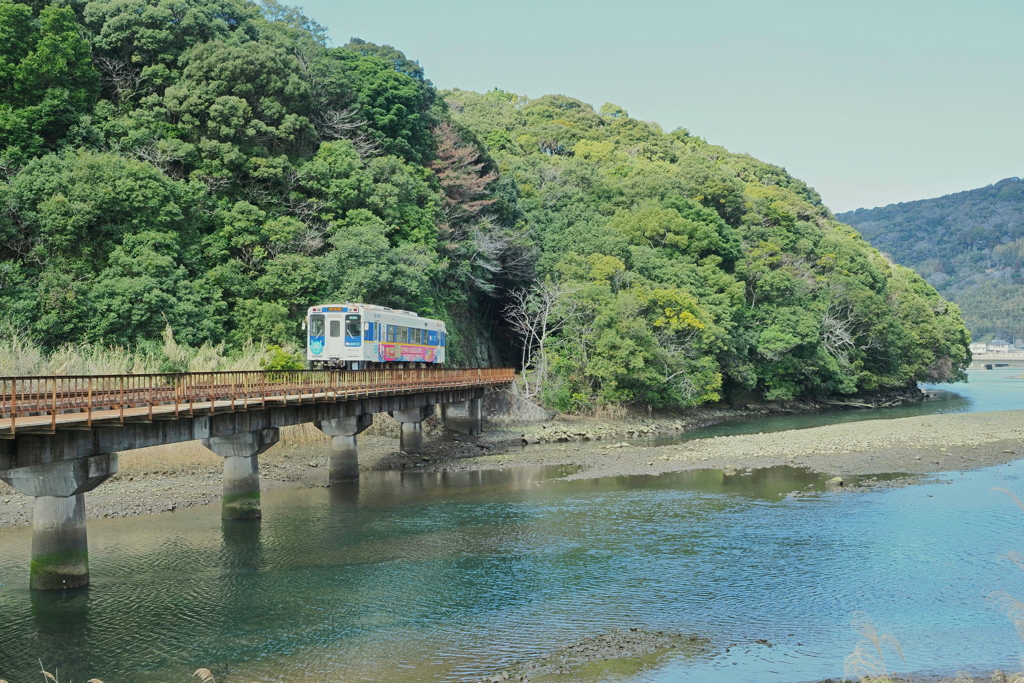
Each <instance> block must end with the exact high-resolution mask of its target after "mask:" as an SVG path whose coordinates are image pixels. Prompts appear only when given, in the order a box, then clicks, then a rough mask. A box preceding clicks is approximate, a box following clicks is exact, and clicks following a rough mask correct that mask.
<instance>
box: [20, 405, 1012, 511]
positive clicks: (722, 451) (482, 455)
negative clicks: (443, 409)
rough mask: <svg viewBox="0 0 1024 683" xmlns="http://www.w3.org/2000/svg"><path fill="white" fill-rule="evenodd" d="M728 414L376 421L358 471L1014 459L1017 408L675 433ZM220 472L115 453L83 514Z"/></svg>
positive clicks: (183, 457) (146, 501)
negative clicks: (476, 424)
mask: <svg viewBox="0 0 1024 683" xmlns="http://www.w3.org/2000/svg"><path fill="white" fill-rule="evenodd" d="M732 415H734V413H733V412H732V411H714V410H705V411H700V412H694V413H691V414H690V415H688V416H687V417H685V418H679V419H666V418H662V419H646V418H642V419H631V420H630V419H625V420H600V419H596V418H581V417H573V416H560V417H558V418H556V419H554V420H552V421H550V422H548V423H544V424H542V425H535V426H533V427H530V428H526V429H518V430H515V431H511V430H508V429H506V430H502V431H489V432H486V433H484V434H483V435H481V436H478V437H466V436H457V435H454V436H453V435H450V434H445V433H443V432H442V430H441V429H440V425H439V424H438V423H437V421H436V420H431V421H429V422H427V423H426V431H427V435H428V438H427V440H426V441H427V443H426V448H425V452H424V453H423V454H422V455H416V456H413V455H407V454H403V453H399V452H398V451H397V445H398V433H397V429H398V427H397V423H396V424H391V422H389V421H388V420H380V421H379V422H378V424H377V425H375V426H374V427H373V428H372V429H371V430H370V431H369V432H367V433H365V434H362V435H360V437H359V444H360V461H361V466H362V468H363V469H381V470H387V469H400V470H401V469H411V470H417V471H428V472H446V471H463V470H478V469H495V468H507V467H518V466H529V465H572V466H575V468H576V470H575V472H574V473H573V474H571V475H569V477H568V478H569V479H584V478H588V479H593V478H599V477H613V476H628V475H641V474H642V475H651V474H663V473H667V472H679V471H684V470H696V469H720V470H723V471H725V472H727V473H728V472H733V471H735V472H739V471H742V470H745V469H751V468H761V467H772V466H776V465H791V466H795V467H803V468H807V469H810V470H812V471H815V472H820V473H825V474H829V475H834V476H837V477H840V478H843V477H857V478H860V479H861V480H863V478H865V477H870V476H871V475H877V474H885V473H896V472H901V473H909V474H921V475H924V474H929V473H934V472H945V471H956V470H966V469H974V468H979V467H987V466H990V465H997V464H1001V463H1006V462H1010V461H1012V460H1015V459H1017V458H1019V457H1022V456H1024V411H1004V412H993V413H960V414H952V415H950V414H940V415H928V416H920V417H907V418H896V419H879V420H866V421H862V422H851V423H843V424H832V425H827V426H822V427H814V428H810V429H797V430H790V431H783V432H773V433H762V434H743V435H736V436H723V437H715V438H709V439H698V440H691V441H685V440H683V439H685V434H686V433H687V432H688V431H691V430H693V429H695V428H697V427H700V426H704V425H707V424H715V423H719V422H722V421H723V420H724V419H725V417H728V416H732ZM626 439H629V440H628V441H626ZM524 442H526V444H527V445H524ZM666 442H667V443H666ZM659 443H662V444H663V445H657V444H659ZM327 447H328V439H327V437H325V436H323V435H322V434H321V433H320V432H319V431H317V430H316V429H314V428H312V427H311V426H304V427H300V428H294V429H292V430H289V431H288V432H286V433H285V434H284V435H283V437H282V441H281V443H279V444H278V445H276V446H275V447H274V448H272V449H271V450H270V451H268V452H267V453H266V454H264V455H262V456H260V481H261V487H262V489H263V490H264V491H269V490H273V489H277V488H282V487H291V488H296V487H320V486H327V470H326V467H327V460H328V451H327ZM221 476H222V463H221V460H220V458H218V457H217V456H215V455H213V454H212V453H210V452H209V451H207V450H206V449H205V448H203V447H202V446H201V445H200V444H198V443H189V444H177V445H172V446H163V447H160V448H154V449H144V450H141V451H132V452H128V453H124V454H122V455H121V457H120V471H119V472H118V474H117V475H115V476H114V477H112V478H111V479H110V480H109V481H108V482H106V483H105V484H103V485H102V486H100V487H99V488H98V489H97V490H96V491H93V492H91V493H89V494H86V511H87V514H88V516H89V517H90V518H98V517H127V516H133V515H142V514H158V513H164V512H173V511H174V510H178V509H182V508H188V507H193V506H196V505H209V504H216V503H218V502H219V501H220V496H221ZM844 483H849V482H844ZM31 513H32V499H31V498H28V497H26V496H22V495H21V494H19V493H17V492H15V491H14V490H13V489H11V488H10V487H8V486H6V485H5V484H2V483H0V528H2V527H9V526H16V525H22V524H28V523H30V522H31Z"/></svg>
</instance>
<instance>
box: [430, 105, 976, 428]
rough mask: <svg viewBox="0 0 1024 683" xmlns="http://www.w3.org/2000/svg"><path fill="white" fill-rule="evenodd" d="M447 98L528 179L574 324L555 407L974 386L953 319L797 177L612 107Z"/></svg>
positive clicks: (547, 360)
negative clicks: (967, 378) (952, 382)
mask: <svg viewBox="0 0 1024 683" xmlns="http://www.w3.org/2000/svg"><path fill="white" fill-rule="evenodd" d="M443 95H444V97H445V98H446V100H447V102H448V105H449V108H450V110H451V112H452V114H453V116H454V119H455V121H456V123H458V124H459V125H461V126H463V127H464V128H465V130H466V131H467V132H468V134H471V135H473V136H475V137H476V138H477V139H479V140H482V141H484V142H485V143H486V146H487V149H488V150H489V152H490V153H491V155H493V158H494V160H495V161H496V163H497V165H498V168H499V170H500V172H501V173H502V175H503V176H504V177H507V178H511V179H513V180H514V181H515V186H516V187H517V188H518V191H519V202H518V206H517V210H518V211H519V212H520V216H521V217H520V219H519V223H520V224H521V225H524V226H525V227H526V229H527V230H528V235H529V237H530V239H531V240H532V242H533V244H534V247H535V249H536V252H537V255H538V258H537V264H536V276H535V278H536V280H537V281H539V282H546V283H558V285H559V286H560V287H561V289H562V291H563V292H564V297H563V298H564V302H563V305H562V307H561V309H560V310H559V309H558V308H557V307H556V308H555V313H560V315H561V322H562V323H563V324H564V326H563V327H562V329H560V330H559V331H558V332H557V333H555V334H552V335H551V336H550V337H549V338H547V339H546V341H545V344H544V348H543V353H541V354H540V355H539V357H538V358H536V359H535V363H534V365H535V367H536V368H537V370H538V374H539V375H540V376H541V379H542V384H544V386H545V387H547V389H548V392H549V400H551V401H552V402H553V403H554V404H555V405H557V406H560V407H568V408H584V407H592V406H595V405H600V404H602V403H605V402H617V401H626V402H629V401H642V402H644V403H647V404H651V405H655V406H658V405H661V406H679V405H689V404H693V403H699V402H703V401H708V400H714V399H715V398H717V397H719V396H721V395H723V394H724V395H727V396H728V395H734V394H735V393H736V392H743V391H748V392H754V393H755V394H757V395H759V396H762V397H764V398H767V399H782V400H785V399H790V398H794V397H797V396H801V395H808V394H819V395H821V394H825V395H827V394H849V393H855V392H860V391H870V390H874V389H877V388H881V387H886V386H903V385H906V384H907V383H910V382H913V381H915V380H916V379H923V378H928V377H930V378H936V379H938V378H947V379H952V378H956V377H959V376H960V368H961V367H962V366H963V364H964V362H965V360H966V350H965V348H964V347H965V346H966V343H967V338H966V331H965V330H964V328H963V325H962V322H961V321H960V317H959V313H958V312H957V310H956V307H955V306H949V305H948V304H947V303H946V302H945V301H944V300H942V299H941V298H940V297H939V296H938V295H937V294H936V293H935V290H933V289H932V288H931V287H929V286H928V285H927V284H926V283H925V282H924V281H922V280H921V279H920V278H919V277H917V276H916V275H915V274H914V273H913V272H912V271H910V270H909V269H906V268H902V267H900V266H893V265H892V264H890V263H889V262H888V261H887V260H886V259H885V258H884V257H882V256H881V255H880V254H879V253H878V252H877V251H876V250H875V249H873V248H872V247H871V246H870V245H868V244H867V243H865V242H864V241H863V240H862V239H861V238H860V236H859V235H857V234H856V233H855V232H854V231H853V230H852V229H851V228H849V227H848V226H846V225H843V224H842V223H840V222H838V221H836V220H835V219H834V218H833V216H832V214H831V213H830V212H829V211H828V209H827V208H825V207H824V206H823V205H822V203H821V198H820V197H819V196H818V194H817V193H816V192H815V191H814V190H812V189H811V188H809V187H807V185H806V184H804V183H803V182H801V181H799V180H797V179H795V178H793V177H792V176H790V175H789V174H788V173H786V171H785V170H784V169H782V168H779V167H777V166H772V165H771V164H767V163H764V162H762V161H758V160H757V159H754V158H752V157H750V156H747V155H743V154H733V153H730V152H729V151H727V150H725V149H723V148H721V147H717V146H715V145H711V144H708V143H707V142H706V141H704V140H702V139H701V138H698V137H696V136H694V135H691V134H690V133H689V132H688V131H685V130H676V131H673V132H671V133H666V132H664V131H663V130H662V129H661V128H660V127H659V126H658V125H657V124H653V123H648V122H644V121H638V120H636V119H633V118H631V117H630V116H629V115H628V113H627V112H626V111H625V110H624V109H622V108H621V107H619V106H616V105H614V104H605V105H604V106H602V107H601V108H600V110H599V111H595V110H594V109H593V108H592V107H591V106H590V105H588V104H586V103H583V102H580V101H579V100H575V99H573V98H571V97H566V96H564V95H546V96H544V97H540V98H536V99H530V98H526V97H521V96H518V95H515V94H512V93H507V92H503V91H500V90H495V91H492V92H489V93H485V94H479V93H471V92H465V91H459V90H454V91H448V92H445V93H443ZM548 289H550V285H549V286H548ZM541 303H542V302H541V301H540V300H538V301H537V302H535V305H536V306H540V305H541Z"/></svg>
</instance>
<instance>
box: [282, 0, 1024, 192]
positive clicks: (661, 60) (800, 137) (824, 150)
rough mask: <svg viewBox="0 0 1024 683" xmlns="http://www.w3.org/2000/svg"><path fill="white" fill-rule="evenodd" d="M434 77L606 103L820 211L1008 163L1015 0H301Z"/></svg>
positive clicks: (1014, 126)
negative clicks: (814, 194) (766, 176)
mask: <svg viewBox="0 0 1024 683" xmlns="http://www.w3.org/2000/svg"><path fill="white" fill-rule="evenodd" d="M301 4H302V6H304V7H305V9H306V12H307V14H309V15H310V16H311V17H312V18H314V19H315V20H317V21H318V22H320V23H321V24H323V25H325V26H327V27H328V29H329V30H330V36H331V38H332V40H333V42H334V44H337V45H342V44H344V43H346V42H347V41H348V39H349V37H351V36H358V37H360V38H363V39H365V40H369V41H372V42H375V43H387V44H390V45H394V46H395V47H396V48H398V49H400V50H402V51H403V52H405V53H406V55H407V56H409V57H410V58H412V59H417V60H419V62H420V64H421V65H422V66H423V68H424V69H425V70H426V74H427V77H428V78H430V79H431V80H432V81H433V82H434V84H435V85H437V86H438V87H439V88H449V87H460V88H465V89H468V90H478V91H482V90H489V89H491V88H493V87H499V88H502V89H504V90H510V91H513V92H516V93H519V94H522V95H528V96H530V97H538V96H540V95H543V94H547V93H563V94H566V95H570V96H573V97H577V98H579V99H581V100H584V101H586V102H590V103H591V104H593V105H595V106H600V105H601V104H602V103H604V102H614V103H616V104H618V105H620V106H622V107H624V108H625V109H627V110H628V111H629V113H630V114H631V115H632V116H634V117H636V118H640V119H645V120H648V121H656V122H657V123H659V124H661V125H662V126H663V127H664V128H665V129H666V130H672V129H673V128H676V127H678V126H682V127H685V128H688V129H689V130H690V132H691V133H693V134H695V135H699V136H701V137H703V138H705V139H707V140H708V141H709V142H712V143H715V144H720V145H723V146H725V147H727V148H728V149H730V150H731V151H734V152H748V153H750V154H752V155H754V156H756V157H758V158H760V159H763V160H764V161H769V162H771V163H774V164H778V165H780V166H785V167H786V169H787V170H789V171H790V173H792V174H793V175H795V176H797V177H798V178H801V179H803V180H805V181H807V183H809V184H810V185H811V186H813V187H814V188H815V189H817V190H818V191H819V192H820V193H821V195H822V197H823V199H824V200H825V203H826V204H827V205H828V206H829V207H831V208H832V209H833V210H835V211H846V210H849V209H855V208H858V207H861V206H866V207H873V206H881V205H885V204H889V203H893V202H901V201H910V200H914V199H923V198H926V197H935V196H939V195H943V194H948V193H951V192H958V191H960V190H966V189H971V188H975V187H980V186H983V185H987V184H989V183H993V182H995V181H997V180H1000V179H1002V178H1005V177H1008V176H1019V175H1024V135H1022V134H1021V128H1022V113H1024V89H1022V87H1021V85H1022V83H1021V81H1022V74H1024V39H1022V33H1024V2H1020V1H1019V0H1012V1H1011V0H984V1H982V2H964V1H960V0H956V1H953V0H930V1H924V0H890V1H888V2H886V1H881V0H857V1H843V2H839V1H830V0H816V1H811V0H718V1H710V0H709V1H707V2H663V1H659V0H632V1H628V0H625V1H621V2H607V1H605V0H590V1H588V2H583V1H582V0H505V1H504V2H496V1H493V0H475V1H468V0H372V1H370V0H351V1H349V2H332V1H330V0H306V1H305V2H302V3H301Z"/></svg>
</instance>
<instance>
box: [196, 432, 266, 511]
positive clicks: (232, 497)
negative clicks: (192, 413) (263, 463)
mask: <svg viewBox="0 0 1024 683" xmlns="http://www.w3.org/2000/svg"><path fill="white" fill-rule="evenodd" d="M278 439H280V433H279V431H278V428H277V427H268V428H267V429H258V430H256V431H252V432H241V433H238V434H229V435H226V436H212V437H210V438H208V439H203V445H204V446H206V447H207V448H209V449H210V450H211V451H213V452H214V453H216V454H217V455H219V456H220V457H222V458H224V494H223V498H222V500H221V518H223V519H260V517H261V516H262V512H261V510H260V464H259V454H260V453H263V452H264V451H266V450H267V449H268V448H270V447H271V446H273V445H274V444H275V443H277V442H278Z"/></svg>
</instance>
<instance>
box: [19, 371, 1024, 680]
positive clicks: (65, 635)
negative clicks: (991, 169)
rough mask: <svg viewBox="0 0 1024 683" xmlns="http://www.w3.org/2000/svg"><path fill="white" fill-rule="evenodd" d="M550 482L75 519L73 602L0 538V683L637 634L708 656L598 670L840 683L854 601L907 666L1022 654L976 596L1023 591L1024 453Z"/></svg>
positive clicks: (386, 657) (415, 483) (276, 666)
mask: <svg viewBox="0 0 1024 683" xmlns="http://www.w3.org/2000/svg"><path fill="white" fill-rule="evenodd" d="M1020 372H1021V370H1020V369H1019V368H1017V369H1013V370H995V371H990V372H988V373H972V376H971V384H970V385H967V386H966V387H964V386H957V387H955V388H953V390H954V391H957V392H959V394H960V396H961V397H960V398H952V399H950V400H949V401H944V402H935V403H930V404H926V405H925V406H920V407H915V408H913V409H911V410H929V411H930V412H936V411H944V410H945V411H948V410H978V409H1010V408H1024V391H1021V389H1024V383H1021V382H1018V381H1016V380H1014V379H1012V378H1013V377H1014V376H1019V375H1020ZM1018 387H1019V388H1018ZM863 414H864V413H856V415H863ZM851 415H854V413H842V414H840V415H838V416H837V418H838V419H848V418H849V417H850V416H851ZM875 415H876V416H877V415H878V413H875ZM804 417H805V418H806V416H804ZM819 419H821V417H820V416H816V417H813V418H807V421H806V422H802V423H794V424H791V425H790V426H791V427H800V426H810V423H813V422H815V421H816V420H819ZM770 424H771V425H772V426H771V427H770V428H774V425H775V424H777V423H775V422H772V423H770ZM758 427H760V428H758ZM766 428H769V427H768V424H767V423H766V424H762V425H758V424H757V423H753V426H751V424H750V423H744V424H734V425H731V426H730V429H732V430H735V431H765V430H766ZM564 473H565V471H564V470H558V469H556V468H533V469H525V468H523V469H508V470H504V471H489V472H458V473H448V474H425V473H400V472H371V473H365V474H364V475H363V478H362V480H361V482H360V483H359V484H358V485H353V486H348V487H332V488H330V489H321V488H315V489H301V490H292V491H273V492H270V493H268V494H266V495H265V496H264V519H263V521H262V523H229V524H224V523H222V522H221V520H220V519H219V509H218V508H217V507H216V506H211V507H208V508H201V509H190V510H185V511H179V512H175V513H173V514H165V515H158V516H152V517H145V518H135V519H121V520H91V521H90V522H89V534H90V551H91V571H92V578H93V586H92V588H90V589H89V590H87V591H81V592H78V593H74V594H68V595H51V594H39V593H33V592H31V591H29V590H28V588H27V576H26V574H27V567H28V560H29V550H30V544H31V534H30V532H29V530H28V529H12V530H6V531H2V532H0V678H5V679H7V680H9V681H11V683H21V682H22V681H29V680H38V678H37V677H38V675H39V674H38V669H39V663H38V662H39V661H40V660H41V661H42V663H43V664H44V665H45V666H46V667H47V668H48V669H50V670H51V671H52V670H53V669H54V668H56V669H57V670H58V671H59V675H60V680H61V681H62V682H63V681H79V682H81V681H85V680H86V679H88V678H93V677H96V678H100V679H102V680H103V681H105V682H106V683H132V682H135V681H139V682H149V681H152V682H154V683H156V682H160V683H163V682H164V681H168V682H169V681H177V682H183V681H185V680H186V679H187V678H188V677H189V676H190V675H191V673H192V672H193V671H194V670H195V669H196V668H198V667H200V666H203V667H208V668H211V669H213V671H214V673H215V674H217V675H218V681H221V683H225V682H228V683H230V682H234V681H238V682H248V681H298V680H302V679H307V678H314V679H316V680H318V681H325V682H326V681H462V680H472V679H473V677H479V676H480V675H483V674H489V673H493V672H494V671H497V670H500V669H503V668H509V667H510V666H512V664H513V662H514V660H516V659H526V658H530V657H533V656H538V655H543V654H545V653H548V652H550V651H552V650H553V649H555V648H557V647H559V646H561V645H564V644H566V643H571V642H573V641H575V640H577V639H580V638H584V637H587V636H592V635H597V634H601V633H605V632H607V631H609V630H611V629H614V628H620V629H625V628H628V627H641V628H648V629H654V630H670V631H680V632H683V633H686V634H697V635H700V636H702V637H706V638H707V639H708V640H707V646H706V648H705V651H704V652H700V653H694V652H692V651H688V652H687V653H686V654H683V653H681V652H680V653H673V651H669V653H667V654H665V655H663V656H661V657H658V658H654V659H651V660H650V661H646V662H645V667H644V668H642V669H641V670H640V671H636V670H633V669H629V668H626V669H621V668H620V669H616V670H615V672H612V673H607V674H603V675H599V676H598V678H600V679H602V680H614V681H624V682H625V681H644V682H655V681H658V682H660V681H666V682H667V681H679V680H694V681H730V682H735V681H759V682H761V681H763V682H768V683H771V682H779V683H794V682H796V681H806V680H815V679H822V678H826V677H836V676H838V677H841V676H842V674H843V660H844V657H845V656H846V655H847V654H849V653H851V652H852V651H853V648H854V646H855V645H856V642H857V640H858V638H859V636H858V635H857V633H856V632H855V631H854V630H853V628H851V625H850V623H851V620H852V619H854V618H855V617H856V616H857V615H859V614H862V615H864V616H865V617H867V618H869V619H871V620H872V622H873V623H874V624H875V626H876V627H877V628H878V630H879V631H880V632H888V633H892V634H893V635H894V636H896V638H897V639H898V640H899V642H900V644H901V646H902V649H903V652H904V654H905V655H906V660H907V664H906V667H904V664H903V663H902V662H901V661H900V660H899V657H898V656H897V654H896V653H895V652H892V651H887V652H886V656H887V661H888V663H889V665H890V669H894V668H895V669H899V670H900V671H902V670H904V668H906V669H909V670H911V671H926V672H927V671H930V672H939V673H942V672H947V673H948V672H953V671H956V670H958V669H964V668H974V667H979V668H983V669H992V668H1005V669H1011V668H1014V667H1018V666H1019V665H1020V657H1021V655H1022V654H1024V645H1022V642H1021V639H1020V637H1019V636H1018V635H1017V633H1016V631H1015V629H1014V625H1013V622H1012V621H1011V619H1010V618H1009V617H1008V616H1007V614H1006V611H1005V609H1004V605H1002V604H1001V603H1000V602H999V600H997V599H996V598H995V597H994V596H997V595H998V594H999V593H1000V592H1004V593H1007V594H1009V595H1012V596H1016V597H1018V598H1021V599H1022V600H1024V571H1021V570H1020V569H1018V568H1017V567H1016V566H1014V565H1013V564H1012V563H1011V562H1010V561H1009V560H1007V559H1005V557H1004V556H1005V555H1006V554H1007V553H1008V552H1011V551H1024V511H1021V510H1020V509H1018V508H1017V507H1016V506H1015V505H1014V504H1013V502H1012V501H1011V500H1010V499H1009V498H1008V497H1007V496H1006V495H1004V494H1001V493H998V492H993V491H992V489H993V487H1005V488H1007V489H1010V490H1013V491H1016V492H1018V493H1021V494H1024V461H1018V462H1015V463H1011V464H1010V465H1003V466H999V467H991V468H987V469H982V470H976V471H971V472H966V473H962V474H961V473H947V474H945V475H941V476H939V477H937V478H936V479H935V480H934V481H929V482H927V483H923V484H915V485H912V486H907V487H898V488H882V489H877V490H871V491H859V492H838V493H831V492H827V491H825V489H824V486H823V477H821V476H819V475H815V474H812V473H808V472H806V471H802V470H797V469H792V468H786V467H777V468H769V469H763V470H755V471H753V472H751V473H749V474H747V475H742V476H733V477H725V476H724V475H722V473H721V472H718V471H714V470H708V471H700V472H687V473H680V474H673V475H665V476H661V477H621V478H609V479H600V480H582V481H571V482H567V481H558V480H556V479H554V478H555V477H558V476H560V475H561V474H564ZM894 476H898V475H894ZM808 486H810V487H812V488H813V490H815V491H817V492H818V493H817V495H813V496H809V497H801V498H787V497H785V495H784V494H785V493H787V492H789V491H792V490H794V489H804V488H805V487H808ZM758 640H761V641H766V642H767V643H770V646H769V645H768V644H765V643H764V642H761V643H758V642H756V641H758ZM552 680H568V679H567V678H566V677H555V678H554V679H552Z"/></svg>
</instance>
